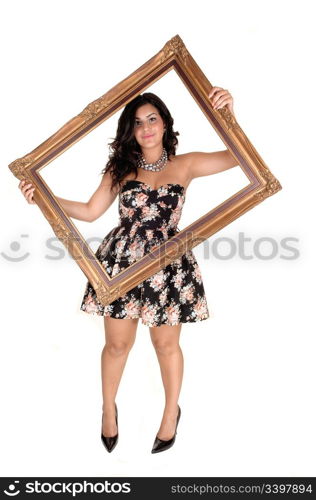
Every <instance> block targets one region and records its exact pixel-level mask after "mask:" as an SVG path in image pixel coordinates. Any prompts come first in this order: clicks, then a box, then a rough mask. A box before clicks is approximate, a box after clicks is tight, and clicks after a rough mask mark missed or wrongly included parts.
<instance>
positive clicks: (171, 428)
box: [149, 323, 183, 440]
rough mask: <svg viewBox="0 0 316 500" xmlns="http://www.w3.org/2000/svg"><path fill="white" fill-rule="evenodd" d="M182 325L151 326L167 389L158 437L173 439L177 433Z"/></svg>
mask: <svg viewBox="0 0 316 500" xmlns="http://www.w3.org/2000/svg"><path fill="white" fill-rule="evenodd" d="M181 326H182V324H181V323H180V324H179V325H175V326H169V325H161V326H155V327H150V328H149V330H150V336H151V340H152V343H153V345H154V347H155V350H156V354H157V358H158V361H159V365H160V371H161V376H162V381H163V385H164V389H165V409H164V413H163V417H162V421H161V425H160V428H159V431H158V433H157V435H158V438H160V439H163V440H168V439H171V438H172V437H173V435H174V433H175V427H176V420H177V415H178V399H179V394H180V390H181V384H182V377H183V354H182V350H181V347H180V345H179V338H180V332H181Z"/></svg>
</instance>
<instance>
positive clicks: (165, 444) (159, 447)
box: [151, 405, 181, 453]
mask: <svg viewBox="0 0 316 500" xmlns="http://www.w3.org/2000/svg"><path fill="white" fill-rule="evenodd" d="M178 407H179V411H178V416H177V424H176V430H175V433H174V435H173V437H172V438H171V439H168V440H167V441H164V440H163V439H159V437H157V436H156V439H155V442H154V445H153V449H152V450H151V452H152V453H159V452H160V451H165V450H168V449H169V448H171V446H172V445H173V444H174V442H175V440H176V434H177V427H178V423H179V420H180V417H181V408H180V406H179V405H178Z"/></svg>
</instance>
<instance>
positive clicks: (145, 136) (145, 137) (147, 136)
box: [144, 134, 154, 139]
mask: <svg viewBox="0 0 316 500" xmlns="http://www.w3.org/2000/svg"><path fill="white" fill-rule="evenodd" d="M153 135H154V134H151V135H144V139H149V137H152V136H153Z"/></svg>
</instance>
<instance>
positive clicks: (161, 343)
mask: <svg viewBox="0 0 316 500" xmlns="http://www.w3.org/2000/svg"><path fill="white" fill-rule="evenodd" d="M152 343H153V346H154V348H155V350H156V352H157V354H162V355H165V356H168V355H170V354H174V353H175V352H177V351H178V350H179V349H180V346H179V342H178V341H177V340H170V339H161V338H154V339H152Z"/></svg>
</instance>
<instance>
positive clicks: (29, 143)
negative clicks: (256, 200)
mask: <svg viewBox="0 0 316 500" xmlns="http://www.w3.org/2000/svg"><path fill="white" fill-rule="evenodd" d="M312 6H313V3H312V2H308V1H306V0H305V1H301V2H300V4H298V2H293V1H278V2H275V1H273V2H272V1H267V0H265V1H264V2H263V1H261V2H260V1H256V2H252V1H239V2H233V1H222V2H214V1H199V0H197V1H195V2H184V1H181V2H180V1H172V2H154V3H152V2H144V1H135V2H130V1H120V2H118V3H117V4H115V5H114V2H106V1H97V0H90V1H89V2H83V1H78V0H77V1H66V2H65V1H60V0H59V1H57V0H54V1H45V2H40V1H34V0H29V1H28V2H22V1H10V2H8V1H7V2H3V3H2V4H1V12H0V19H1V21H0V23H1V25H0V33H1V35H0V36H1V47H2V77H1V100H2V103H1V138H2V141H1V167H2V168H1V171H0V174H1V184H0V189H1V193H0V203H1V207H0V208H1V209H0V213H1V240H0V252H1V255H0V269H1V288H0V291H1V318H0V325H1V326H0V330H1V346H0V347H1V351H0V352H1V358H0V369H1V373H0V376H1V402H2V411H1V422H0V440H1V452H0V453H1V455H0V460H1V475H2V476H7V475H11V476H18V475H24V476H29V475H33V476H58V475H60V476H104V475H106V476H315V472H316V470H315V460H312V457H313V458H314V450H315V445H316V442H315V441H316V440H315V394H314V392H315V321H314V316H315V312H314V298H315V292H314V291H315V260H314V249H315V237H314V228H315V224H314V204H313V203H312V197H313V196H314V181H315V155H314V147H313V145H314V130H315V125H314V115H315V103H314V88H315V77H314V75H313V72H312V71H313V66H314V62H313V61H314V51H313V47H314V46H315V37H313V35H312V32H313V29H314V26H313V24H314V21H313V19H314V18H313V16H312ZM176 34H179V35H180V37H181V38H182V40H183V41H184V43H185V45H186V46H187V48H188V50H189V51H190V53H191V54H192V56H193V57H194V58H195V60H196V62H197V63H198V65H199V66H200V67H201V69H202V70H203V72H204V73H205V74H206V76H207V77H208V79H209V80H210V82H211V83H212V84H213V85H217V86H221V87H223V88H227V89H229V91H230V92H231V94H232V95H233V97H234V108H235V114H236V117H237V119H238V122H239V124H240V126H241V127H242V128H243V130H244V132H245V133H246V134H247V136H248V137H249V139H250V140H251V142H252V143H253V145H254V146H255V148H256V149H257V150H258V152H259V154H260V155H261V156H262V158H263V160H264V161H265V163H266V164H267V165H268V166H269V168H270V169H271V171H272V173H273V174H274V175H275V176H276V177H277V179H279V181H280V182H281V184H282V187H283V189H282V191H280V192H279V193H277V194H276V195H275V196H272V197H270V198H268V199H267V200H266V201H264V203H261V204H260V205H258V206H257V207H255V208H254V209H253V210H251V211H249V212H248V213H246V214H245V215H243V216H242V217H240V218H238V219H237V220H236V221H234V222H233V223H232V224H230V225H229V226H227V227H226V228H225V229H224V230H222V231H221V232H219V233H217V234H215V235H214V236H213V237H212V238H210V239H209V240H208V242H207V244H205V245H204V246H203V245H199V246H198V247H195V249H194V253H195V255H196V257H197V259H198V262H199V264H200V267H201V271H202V275H203V281H204V286H205V290H206V294H207V300H208V304H209V307H210V310H211V313H212V317H211V318H210V319H208V320H207V321H202V322H201V323H197V324H184V325H183V327H182V336H181V345H182V349H183V353H184V358H185V367H184V380H183V387H182V392H181V396H180V400H179V402H180V405H181V408H182V417H181V421H180V423H179V427H178V434H177V440H176V444H175V445H174V447H173V448H172V449H170V450H169V451H167V452H165V453H161V454H158V455H152V454H151V453H150V450H151V447H152V444H153V441H154V437H155V435H156V432H157V431H158V428H159V424H160V419H161V416H162V411H163V405H164V393H163V388H162V382H161V378H160V371H159V365H158V361H157V358H156V355H155V352H154V349H153V346H152V344H151V341H150V336H149V330H148V327H146V326H144V325H142V324H139V329H138V334H137V340H136V343H135V345H134V347H133V349H132V351H131V353H130V355H129V358H128V362H127V365H126V368H125V371H124V374H123V378H122V381H121V385H120V388H119V392H118V396H117V404H118V409H119V431H120V437H119V443H118V445H117V447H116V449H115V450H114V451H113V453H111V454H108V453H107V452H106V450H105V449H104V447H103V445H102V443H101V440H100V429H101V407H102V399H101V377H100V355H101V350H102V347H103V344H104V331H103V319H102V318H101V317H97V316H92V315H88V314H86V313H84V312H83V311H79V306H80V303H81V300H82V296H83V292H84V288H85V284H86V281H87V280H86V277H85V276H84V274H83V273H82V272H81V270H80V269H79V267H78V266H77V265H76V264H75V262H74V261H73V260H72V259H71V257H70V256H69V255H68V254H66V253H65V252H64V255H63V257H62V258H61V257H60V258H57V259H52V258H49V257H52V256H53V257H56V255H57V253H56V251H52V250H49V249H48V248H47V246H46V245H47V241H48V239H49V238H52V237H54V236H55V235H54V234H53V231H52V229H51V227H50V226H49V224H48V222H47V221H46V219H45V218H44V217H43V215H42V213H41V211H40V210H39V209H38V207H37V206H36V205H28V204H27V202H26V201H25V200H24V198H23V196H22V195H21V193H20V192H19V190H18V188H17V186H18V182H19V181H18V179H16V178H15V177H14V176H13V175H12V173H11V171H10V170H9V169H8V164H9V163H10V162H12V161H14V160H15V159H17V158H20V157H22V156H24V155H25V154H27V153H29V152H30V151H31V150H32V149H34V148H35V147H37V146H38V145H39V144H40V143H42V142H43V141H44V140H46V139H47V138H48V137H50V136H51V135H52V134H53V133H54V132H56V130H57V129H58V128H60V127H61V126H62V125H63V124H64V123H66V121H68V120H69V119H71V118H72V117H73V116H75V115H76V114H78V113H80V112H81V111H82V109H83V108H84V107H85V106H86V105H87V104H88V103H90V102H91V101H93V100H95V99H97V98H98V97H100V96H101V95H103V94H104V93H105V92H106V91H107V90H109V89H110V88H111V87H113V86H114V85H115V84H116V83H118V82H120V81H121V80H122V79H124V78H125V77H127V76H128V75H129V74H131V73H132V72H133V71H135V70H136V69H137V68H138V67H139V66H141V65H142V64H144V63H145V62H146V61H147V60H148V59H150V58H151V57H152V56H153V55H154V54H156V53H157V52H158V51H159V50H160V49H161V48H162V47H163V45H164V44H165V43H166V42H167V41H168V40H169V39H171V38H172V37H173V36H175V35H176ZM163 80H164V82H163V81H161V82H160V83H157V87H155V88H154V87H153V88H152V89H150V90H152V91H154V92H155V91H156V92H157V94H158V95H159V96H160V97H162V98H163V99H165V101H166V104H167V105H168V107H169V109H170V111H171V113H172V114H174V115H175V128H176V130H179V131H180V136H179V149H178V152H179V153H182V152H188V151H191V150H201V151H213V150H216V149H223V145H222V144H221V143H220V141H219V139H218V137H217V136H216V134H215V133H214V131H213V129H212V128H211V126H210V125H209V124H208V122H207V121H206V120H205V119H204V118H203V116H202V114H201V112H200V111H199V109H198V107H197V106H196V105H195V103H194V102H193V100H192V99H191V98H190V97H189V96H188V93H187V91H186V89H185V88H184V86H183V84H182V83H181V82H180V80H179V79H177V76H176V75H174V74H173V75H171V74H168V75H167V76H166V77H165V79H163ZM159 85H160V86H159ZM158 91H159V92H158ZM191 101H192V102H191ZM197 115H199V116H198V117H197ZM116 122H117V116H116V117H113V118H112V119H111V120H110V121H109V122H107V123H106V124H104V125H102V126H100V127H99V128H98V129H96V130H95V131H94V132H92V133H91V134H90V135H88V136H87V137H86V138H84V139H83V140H82V141H81V142H79V143H77V144H75V145H74V146H73V148H71V149H70V150H68V151H67V152H66V153H65V154H64V155H62V156H61V157H59V158H58V159H57V160H56V162H54V163H52V164H51V165H48V166H47V167H46V169H44V170H42V171H41V174H42V175H43V177H44V179H45V180H46V181H47V182H48V183H49V185H50V187H51V188H52V189H53V191H54V192H55V194H57V195H58V196H62V197H65V198H69V199H75V200H81V201H86V200H87V199H88V198H89V197H90V196H91V194H92V192H93V191H94V190H95V189H96V188H97V186H98V184H99V182H100V174H99V172H100V171H101V169H102V168H103V166H104V165H105V163H106V160H107V154H108V149H107V143H108V142H109V140H110V138H111V137H114V136H115V132H116ZM245 183H246V182H245V176H244V174H243V172H242V170H241V169H240V168H239V167H236V168H235V169H232V170H230V171H228V172H227V171H226V172H223V173H221V174H219V175H216V176H213V178H212V177H209V178H207V179H205V178H199V179H196V180H195V181H194V182H193V183H192V185H191V186H190V188H189V191H188V194H187V200H186V205H185V208H184V212H183V220H182V221H181V222H182V224H180V228H181V229H182V228H184V227H185V226H186V225H187V223H188V222H190V221H193V220H195V219H196V218H197V217H198V216H201V215H202V214H203V213H205V211H206V209H207V207H209V205H210V204H211V207H215V206H216V204H217V203H219V202H220V201H222V200H223V199H225V197H227V196H230V195H231V194H233V193H234V192H235V191H236V190H237V189H239V187H240V186H243V185H245ZM236 187H237V189H236ZM223 193H224V194H225V196H224V195H223ZM201 199H203V202H201ZM208 200H209V201H208ZM199 203H200V205H199ZM117 218H118V213H117V204H116V202H115V206H113V207H111V208H110V210H109V212H108V213H105V214H104V215H103V216H102V217H101V218H100V219H99V220H98V221H96V222H95V223H94V224H93V225H91V224H87V223H84V222H80V221H75V224H76V225H77V227H78V228H79V229H80V231H82V234H84V236H85V237H86V238H88V237H99V238H103V236H104V235H105V234H106V232H108V231H109V230H110V229H111V227H113V225H114V224H113V221H114V220H115V223H116V222H117ZM242 237H244V238H248V240H247V241H246V242H245V246H244V253H245V255H246V256H248V258H246V257H245V255H244V254H243V248H242V244H241V238H242ZM221 238H227V239H228V240H225V241H224V240H221ZM54 245H55V246H56V247H57V246H58V248H59V249H60V251H63V247H62V245H61V244H59V245H58V242H56V243H55V244H54ZM92 246H93V245H92ZM96 246H97V245H96V244H95V245H94V247H95V248H96ZM230 252H232V254H231V255H230ZM23 256H25V258H23ZM225 256H226V257H227V258H225ZM21 257H22V258H21Z"/></svg>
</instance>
